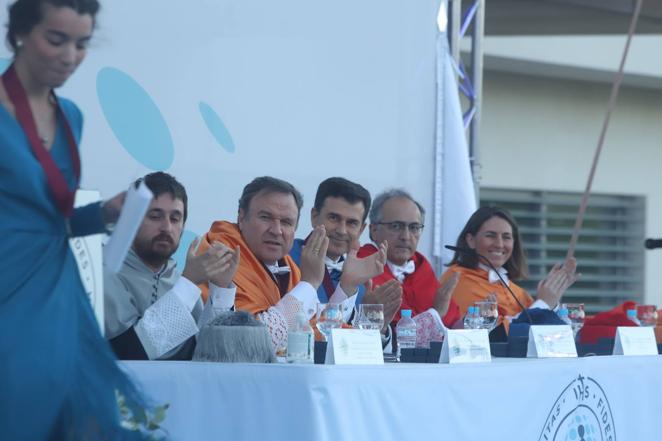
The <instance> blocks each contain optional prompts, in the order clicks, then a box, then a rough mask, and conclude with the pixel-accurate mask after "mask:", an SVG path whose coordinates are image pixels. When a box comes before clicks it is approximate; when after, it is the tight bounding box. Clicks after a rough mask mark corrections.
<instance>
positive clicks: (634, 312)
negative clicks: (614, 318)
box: [627, 309, 641, 326]
mask: <svg viewBox="0 0 662 441" xmlns="http://www.w3.org/2000/svg"><path fill="white" fill-rule="evenodd" d="M627 315H628V319H630V321H632V322H634V323H635V324H636V325H637V326H641V322H640V321H639V319H638V318H637V310H636V309H628V311H627Z"/></svg>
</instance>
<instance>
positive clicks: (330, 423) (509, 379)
mask: <svg viewBox="0 0 662 441" xmlns="http://www.w3.org/2000/svg"><path fill="white" fill-rule="evenodd" d="M123 365H124V366H125V367H126V368H127V369H128V370H129V371H130V372H132V373H133V375H134V376H135V378H136V379H137V380H138V382H139V383H140V384H141V385H142V386H143V389H144V390H145V392H147V393H148V394H149V395H150V396H151V397H153V398H154V399H155V401H156V402H157V403H159V404H162V403H165V402H168V403H170V404H171V407H170V409H169V410H168V415H167V419H166V421H165V423H164V427H166V428H167V430H168V431H169V433H170V435H171V436H172V439H174V440H195V441H201V440H233V441H241V440H260V441H262V440H284V441H285V440H287V441H299V440H301V441H304V440H305V441H325V440H329V441H345V440H360V441H364V440H380V441H386V440H397V441H404V440H452V441H464V440H467V441H474V440H482V439H486V440H488V439H489V440H504V441H506V440H508V441H517V440H521V441H534V440H544V441H552V440H554V441H561V440H563V441H565V440H573V441H580V440H581V439H582V438H581V437H580V436H579V435H580V434H579V431H582V429H580V428H579V426H580V425H582V427H583V431H582V432H583V434H584V438H583V439H584V440H585V441H589V440H594V441H609V440H611V441H639V440H642V441H643V440H657V439H662V433H660V432H659V421H660V415H661V414H660V411H661V409H662V356H657V357H655V356H651V357H589V358H579V359H556V360H527V359H495V360H494V361H493V362H492V363H490V364H475V365H438V364H433V365H431V364H386V365H384V366H377V367H367V366H365V367H364V366H315V365H312V366H311V365H308V366H303V365H282V364H275V365H259V364H213V363H196V362H163V361H156V362H123ZM576 392H577V393H576ZM579 392H583V396H585V398H583V399H582V400H578V399H577V396H578V394H579ZM573 431H574V432H573ZM573 434H574V435H577V437H576V438H572V435H573Z"/></svg>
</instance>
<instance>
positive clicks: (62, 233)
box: [0, 99, 141, 440]
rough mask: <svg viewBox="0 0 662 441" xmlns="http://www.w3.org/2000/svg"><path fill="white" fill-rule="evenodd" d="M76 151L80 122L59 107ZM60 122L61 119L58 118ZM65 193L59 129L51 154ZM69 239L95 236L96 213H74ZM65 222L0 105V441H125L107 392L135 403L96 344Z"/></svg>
mask: <svg viewBox="0 0 662 441" xmlns="http://www.w3.org/2000/svg"><path fill="white" fill-rule="evenodd" d="M59 102H60V105H61V108H62V110H63V112H64V114H65V115H66V117H67V119H68V121H69V123H70V125H71V129H72V131H73V133H74V136H75V138H76V140H77V141H79V140H80V133H81V128H82V116H81V113H80V111H79V110H78V108H77V107H76V106H75V105H74V104H73V103H72V102H70V101H68V100H65V99H59ZM60 118H61V117H60ZM51 155H52V156H53V158H54V160H55V162H56V164H57V166H58V167H59V168H60V170H61V171H62V173H63V175H64V176H65V178H66V180H67V182H68V184H69V186H70V188H73V187H74V185H75V178H74V174H73V166H72V163H71V158H70V153H69V146H68V143H67V138H66V135H65V130H64V127H63V125H62V121H61V120H60V121H58V125H57V129H56V138H55V141H54V143H53V146H52V149H51ZM70 224H71V232H72V235H73V236H82V235H87V234H91V233H100V232H102V231H103V229H104V226H103V221H102V218H101V210H100V205H99V204H92V205H89V206H86V207H83V208H80V209H77V210H75V213H74V215H73V216H72V218H71V223H70ZM68 239H69V237H68V235H67V229H66V224H65V218H64V217H63V215H62V214H61V212H60V211H59V210H58V208H57V207H56V205H55V202H54V200H53V199H52V197H51V194H50V190H49V188H48V184H47V182H46V176H45V174H44V172H43V170H42V168H41V165H40V164H39V162H38V161H37V159H36V158H35V157H34V156H33V154H32V150H31V148H30V145H29V143H28V140H27V137H26V136H25V134H24V132H23V129H22V128H21V126H20V125H19V124H18V122H17V121H16V119H14V118H13V116H12V115H10V114H9V112H8V111H7V109H5V108H4V107H3V106H2V105H0V259H2V261H1V264H0V438H2V439H6V440H49V439H52V440H55V439H91V440H95V439H101V438H103V439H109V440H110V439H113V440H114V439H131V438H134V437H137V433H135V432H134V433H128V432H126V431H125V430H122V429H120V427H119V419H118V415H119V413H118V409H117V402H116V397H115V390H119V391H122V393H124V394H125V395H126V396H127V398H128V399H129V400H132V401H135V402H141V400H140V397H139V395H138V393H137V392H136V390H135V388H134V387H133V386H132V384H131V382H130V381H129V379H128V378H127V377H126V376H125V375H124V374H123V373H122V371H120V369H119V368H118V366H117V364H116V362H115V361H114V356H113V354H112V352H111V350H110V348H109V345H108V344H107V342H106V341H105V339H104V338H103V337H102V335H101V333H100V331H99V326H98V324H97V322H96V319H95V317H94V314H93V312H92V308H91V306H90V303H89V301H88V299H87V295H86V293H85V291H84V289H83V285H82V283H81V280H80V277H79V274H78V267H77V265H76V261H75V259H74V256H73V254H72V252H71V250H70V249H69V245H68Z"/></svg>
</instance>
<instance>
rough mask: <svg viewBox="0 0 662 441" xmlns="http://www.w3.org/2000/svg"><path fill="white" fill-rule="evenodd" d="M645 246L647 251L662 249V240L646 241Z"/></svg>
mask: <svg viewBox="0 0 662 441" xmlns="http://www.w3.org/2000/svg"><path fill="white" fill-rule="evenodd" d="M644 246H645V247H646V249H647V250H654V249H655V248H662V239H646V242H644Z"/></svg>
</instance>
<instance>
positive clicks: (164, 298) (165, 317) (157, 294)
mask: <svg viewBox="0 0 662 441" xmlns="http://www.w3.org/2000/svg"><path fill="white" fill-rule="evenodd" d="M140 181H141V180H140V179H139V180H138V181H137V182H136V183H135V184H136V185H138V184H139V183H140ZM144 181H145V184H146V185H147V187H148V188H149V189H150V190H151V191H152V193H153V194H154V199H153V200H152V202H151V203H150V206H149V209H148V210H147V214H146V215H145V219H144V220H143V223H142V224H141V226H140V229H139V230H138V233H137V234H136V237H135V239H134V241H133V245H132V247H131V249H130V250H129V252H128V254H127V257H126V259H125V260H124V263H123V265H122V268H121V269H120V271H119V272H118V273H117V274H112V273H109V272H104V292H105V296H104V303H105V317H104V321H105V328H106V338H107V339H109V340H110V343H111V346H112V347H113V349H114V350H115V353H116V354H117V356H118V358H120V359H131V360H145V359H150V360H152V359H171V360H188V359H191V356H192V355H193V349H194V348H195V336H196V334H197V333H198V331H199V327H202V326H203V325H204V323H206V322H208V321H209V320H210V319H212V318H213V317H214V312H213V311H214V310H223V309H230V308H232V307H233V305H234V297H235V290H236V288H235V287H234V285H233V284H232V277H233V276H234V273H235V271H236V269H237V266H238V263H239V250H238V249H236V250H232V249H230V248H228V247H226V246H225V245H223V244H220V243H214V244H212V246H211V247H209V249H208V250H207V251H206V252H205V253H202V254H200V255H199V256H195V248H196V246H197V244H198V240H196V241H194V242H193V243H192V244H191V246H190V247H189V250H188V253H187V258H186V265H185V266H184V271H183V272H181V273H180V271H178V270H177V269H176V263H175V261H174V259H172V255H173V254H174V253H175V251H176V250H177V247H178V246H179V241H180V238H181V236H182V232H183V231H184V223H185V222H186V217H187V196H186V190H185V189H184V187H183V186H182V185H181V184H180V183H179V182H177V180H176V179H175V178H174V177H173V176H171V175H169V174H167V173H163V172H156V173H151V174H148V175H147V176H145V177H144ZM200 283H209V287H210V295H209V296H208V300H207V301H206V304H205V305H204V306H203V304H202V300H201V296H200V288H198V286H197V285H198V284H200Z"/></svg>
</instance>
